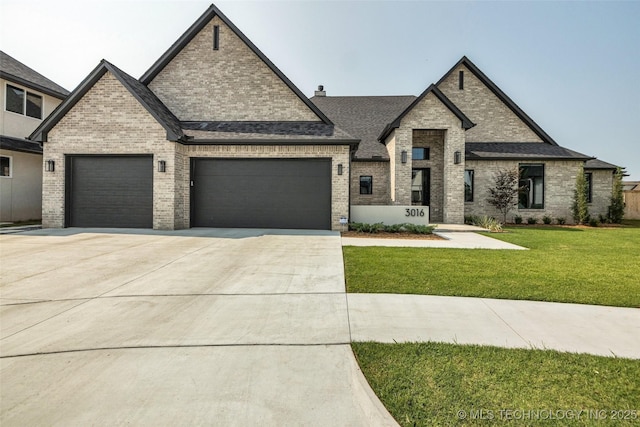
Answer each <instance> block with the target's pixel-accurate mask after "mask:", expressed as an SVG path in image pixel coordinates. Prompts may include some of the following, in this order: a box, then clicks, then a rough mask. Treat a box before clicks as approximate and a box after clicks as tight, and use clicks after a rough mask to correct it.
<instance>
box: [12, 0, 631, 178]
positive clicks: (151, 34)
mask: <svg viewBox="0 0 640 427" xmlns="http://www.w3.org/2000/svg"><path fill="white" fill-rule="evenodd" d="M210 3H211V2H210V1H155V0H129V1H102V0H85V1H69V0H49V1H35V0H34V1H31V0H18V1H15V0H0V49H1V50H3V51H4V52H6V53H8V54H9V55H11V56H13V57H14V58H16V59H17V60H19V61H21V62H23V63H25V64H26V65H28V66H29V67H31V68H33V69H35V70H36V71H38V72H40V73H41V74H43V75H45V76H47V77H48V78H50V79H52V80H53V81H55V82H57V83H58V84H60V85H62V86H64V87H66V88H67V89H69V90H72V89H73V88H75V87H76V86H77V85H78V84H79V83H80V82H81V81H82V79H83V78H84V77H86V76H87V74H88V73H89V72H90V71H91V70H92V69H93V68H94V67H95V66H96V65H97V64H98V62H99V61H100V60H101V59H102V58H104V59H107V60H108V61H110V62H112V63H114V64H115V65H116V66H118V67H120V68H121V69H123V70H124V71H126V72H128V73H129V74H131V75H132V76H134V77H140V76H141V75H142V74H143V73H144V72H145V71H146V70H147V69H148V68H149V67H150V66H151V64H153V62H154V61H155V60H156V59H157V58H158V57H159V56H160V55H161V54H162V53H164V51H166V50H167V49H168V48H169V46H171V44H172V43H173V42H174V41H175V40H176V39H177V38H178V37H179V36H180V35H181V34H182V33H183V32H184V31H185V30H186V29H187V28H188V27H189V26H190V25H191V24H192V23H193V22H194V21H195V20H196V19H197V18H198V17H199V16H200V15H201V14H202V13H203V12H204V11H205V10H206V9H207V7H208V6H209V5H210ZM216 6H218V7H219V8H220V9H221V10H222V12H223V13H225V14H226V15H227V16H228V17H229V19H231V20H232V21H233V22H234V23H235V24H236V26H238V27H239V28H240V30H241V31H243V32H244V33H245V34H246V35H247V36H248V37H249V38H250V39H251V40H252V41H253V43H254V44H256V45H257V46H258V48H259V49H260V50H262V51H263V52H264V53H265V54H266V55H267V56H268V57H269V58H270V59H271V60H272V61H273V62H274V63H275V64H276V66H277V67H278V68H280V69H281V70H282V71H283V72H284V73H285V74H286V75H287V76H288V77H289V78H290V79H291V80H292V81H293V83H294V84H296V85H297V86H298V87H299V88H300V89H301V90H302V91H303V92H304V93H305V94H306V95H308V96H311V95H313V91H314V89H315V88H316V86H317V85H318V84H324V85H325V89H326V90H327V93H328V95H408V94H413V95H418V94H420V93H421V92H422V91H423V90H424V89H425V88H426V87H427V86H428V85H429V84H430V83H434V82H436V81H437V80H438V79H439V78H440V77H441V76H442V75H443V74H444V73H445V72H446V71H448V70H449V68H451V66H453V65H454V64H455V63H456V62H457V61H458V60H459V59H460V58H461V57H462V56H463V55H467V56H468V57H469V58H470V59H471V60H472V61H473V62H474V63H475V64H476V65H477V66H478V67H480V69H481V70H483V71H484V73H485V74H487V76H488V77H489V78H490V79H492V80H493V81H494V82H495V83H496V84H497V85H498V86H499V87H500V88H501V89H502V90H503V91H504V92H505V93H506V94H507V95H508V96H509V97H511V98H512V99H513V100H514V101H515V102H516V103H517V104H518V105H519V106H520V107H521V108H522V109H523V110H524V111H525V112H526V113H527V114H528V115H529V116H530V117H531V118H533V120H534V121H536V122H537V123H538V124H539V125H540V126H541V127H542V128H543V129H544V130H545V131H546V132H547V133H549V134H550V135H551V136H552V137H553V138H554V139H555V140H556V141H557V142H558V143H559V144H560V145H562V146H564V147H567V148H571V149H573V150H576V151H579V152H582V153H584V154H588V155H593V156H597V157H598V158H600V159H602V160H604V161H607V162H610V163H614V164H617V165H621V166H625V167H626V168H627V172H628V173H629V174H630V176H629V177H628V179H633V180H640V137H639V136H638V135H640V132H638V129H637V127H638V125H640V79H638V73H639V71H638V70H640V1H626V2H622V1H602V2H594V1H589V2H586V1H572V2H559V1H533V2H526V1H504V2H494V1H476V2H464V1H451V2H436V1H326V0H325V1H320V2H318V1H304V0H296V1H271V0H265V1H217V2H216Z"/></svg>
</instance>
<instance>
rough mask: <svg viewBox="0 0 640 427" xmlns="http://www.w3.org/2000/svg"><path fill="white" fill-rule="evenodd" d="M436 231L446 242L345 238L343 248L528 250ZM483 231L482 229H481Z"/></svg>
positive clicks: (484, 238) (466, 233)
mask: <svg viewBox="0 0 640 427" xmlns="http://www.w3.org/2000/svg"><path fill="white" fill-rule="evenodd" d="M439 228H440V227H438V229H436V230H438V231H434V233H433V234H435V235H437V236H440V237H442V238H443V239H445V240H428V239H377V238H375V237H343V238H342V246H390V247H405V248H456V249H511V250H527V248H523V247H522V246H518V245H514V244H512V243H507V242H503V241H501V240H497V239H492V238H491V237H487V236H484V235H482V234H478V233H474V232H470V231H440V230H439ZM479 230H482V229H479Z"/></svg>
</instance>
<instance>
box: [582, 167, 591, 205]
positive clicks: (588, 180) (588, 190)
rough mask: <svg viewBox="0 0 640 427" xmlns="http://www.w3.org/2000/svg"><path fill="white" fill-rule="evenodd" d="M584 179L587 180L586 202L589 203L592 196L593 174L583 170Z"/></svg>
mask: <svg viewBox="0 0 640 427" xmlns="http://www.w3.org/2000/svg"><path fill="white" fill-rule="evenodd" d="M584 179H585V180H587V203H591V198H592V197H593V174H592V173H591V172H585V173H584Z"/></svg>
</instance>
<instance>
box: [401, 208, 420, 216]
mask: <svg viewBox="0 0 640 427" xmlns="http://www.w3.org/2000/svg"><path fill="white" fill-rule="evenodd" d="M405 212H406V213H405V215H404V216H424V209H405Z"/></svg>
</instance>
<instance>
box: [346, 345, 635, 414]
mask: <svg viewBox="0 0 640 427" xmlns="http://www.w3.org/2000/svg"><path fill="white" fill-rule="evenodd" d="M352 347H353V350H354V353H355V355H356V358H357V359H358V363H359V365H360V367H361V368H362V371H363V373H364V374H365V376H366V378H367V380H368V381H369V384H370V385H371V387H372V388H373V390H374V391H375V393H376V395H377V396H378V397H379V398H380V400H381V401H382V403H383V404H384V405H385V406H386V408H387V409H388V410H389V412H390V413H391V415H393V417H394V418H395V419H396V421H398V423H400V425H403V426H426V425H452V426H453V425H482V426H487V425H495V424H502V423H503V422H505V423H506V422H508V423H510V424H509V425H540V424H542V425H581V426H583V425H616V426H624V425H638V422H639V420H640V361H639V360H631V359H616V358H607V357H599V356H591V355H584V354H572V353H559V352H556V351H549V350H544V351H543V350H522V349H502V348H497V347H481V346H466V345H465V346H460V345H454V344H440V343H420V344H378V343H353V344H352ZM570 418H571V419H570Z"/></svg>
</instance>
